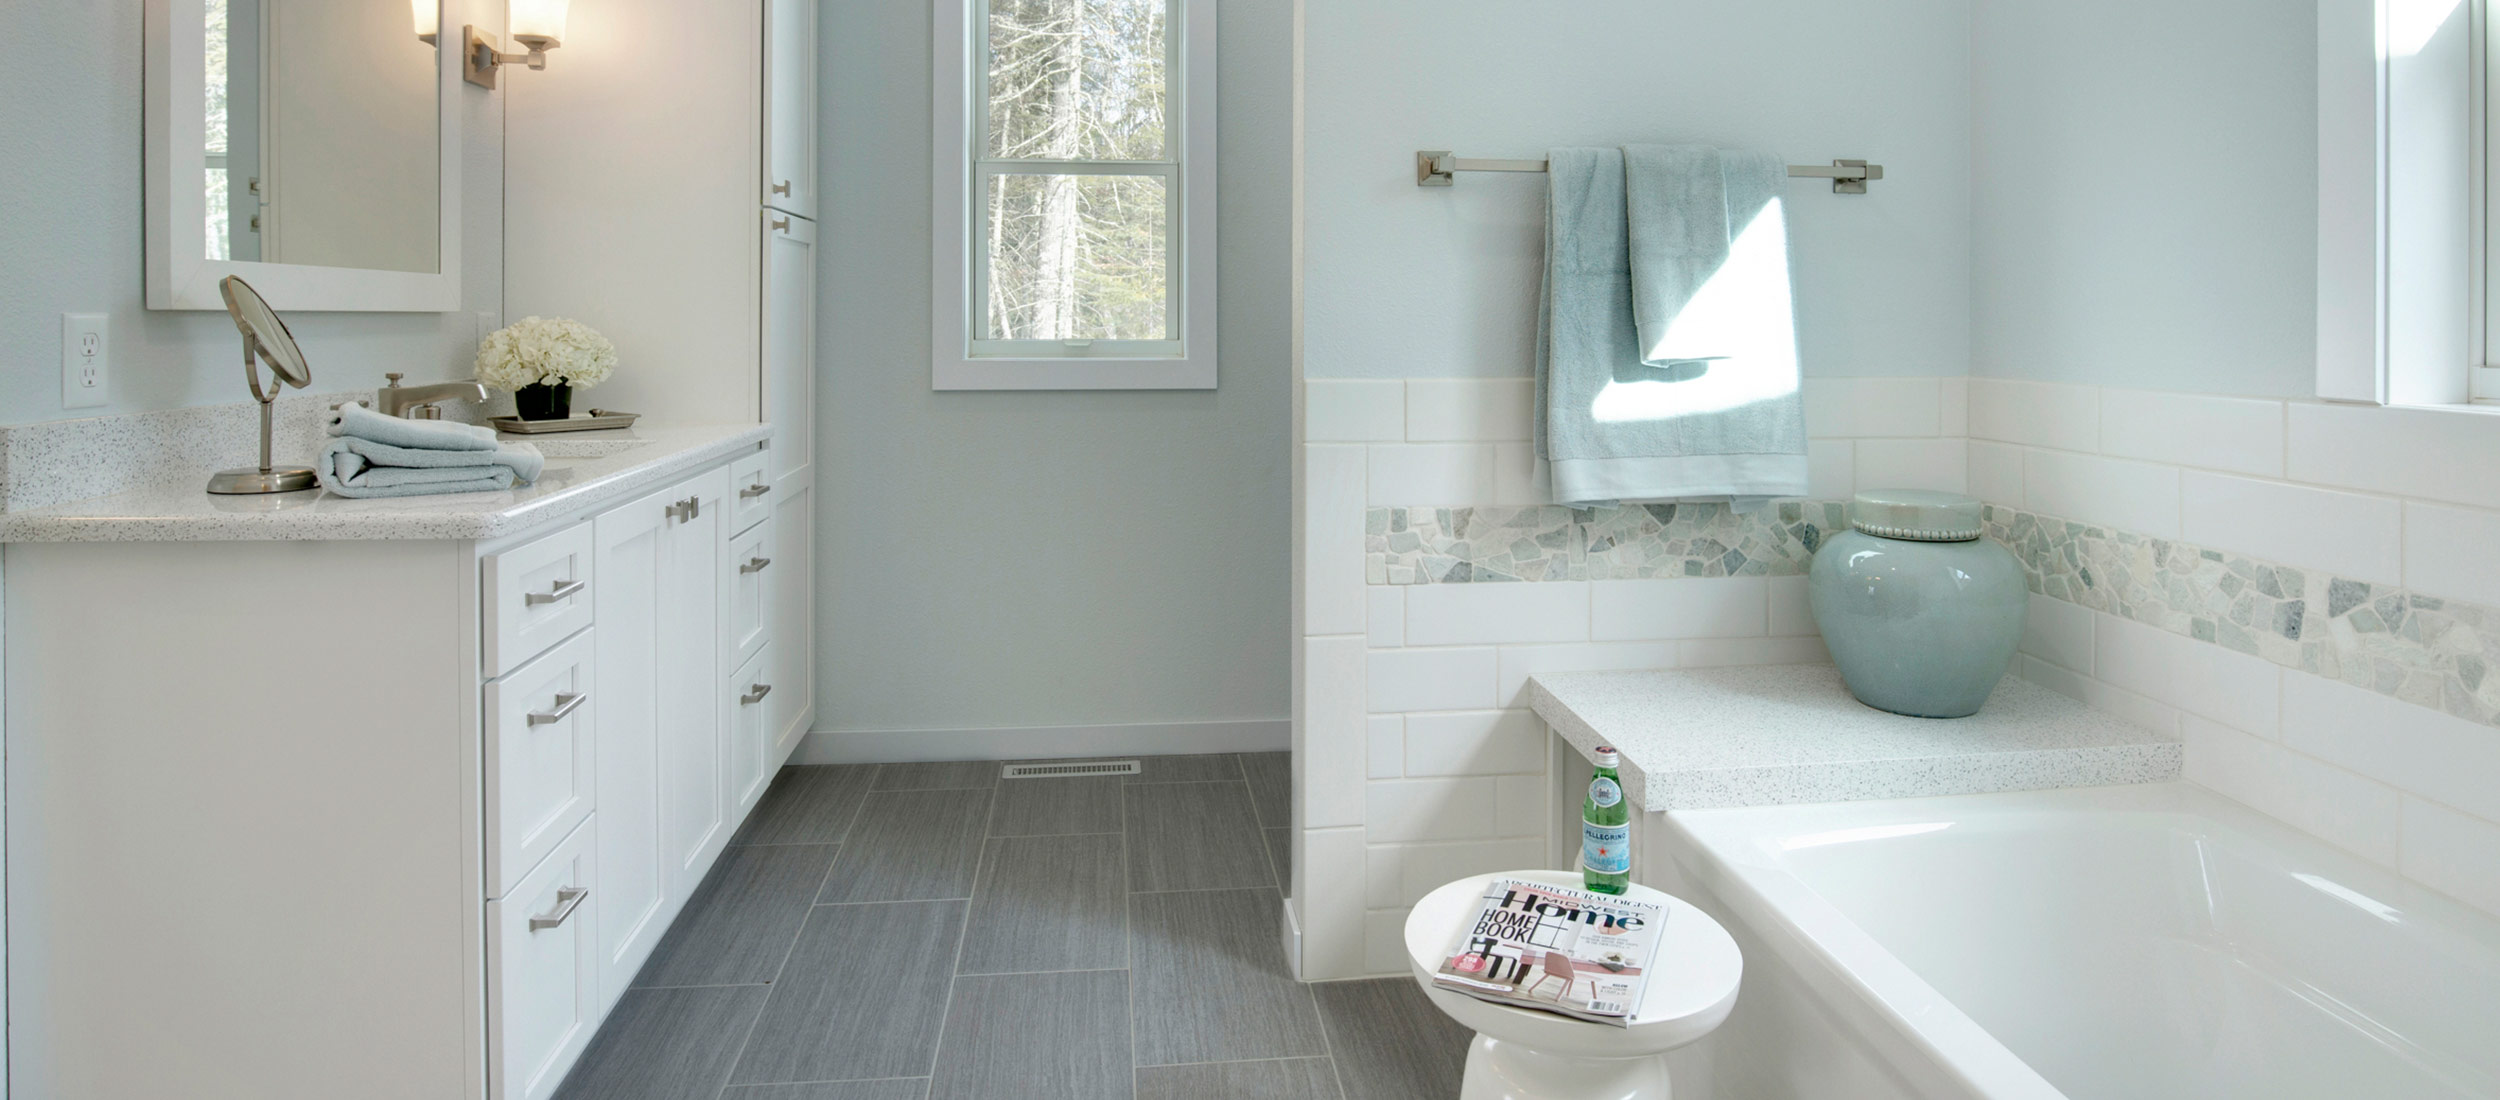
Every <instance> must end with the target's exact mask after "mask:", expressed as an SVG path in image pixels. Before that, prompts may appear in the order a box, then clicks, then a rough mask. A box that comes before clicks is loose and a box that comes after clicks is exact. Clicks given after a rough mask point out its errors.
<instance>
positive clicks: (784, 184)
mask: <svg viewBox="0 0 2500 1100" xmlns="http://www.w3.org/2000/svg"><path fill="white" fill-rule="evenodd" d="M789 193H790V181H789V180H783V181H781V182H780V183H776V184H774V185H773V194H776V195H787V194H789Z"/></svg>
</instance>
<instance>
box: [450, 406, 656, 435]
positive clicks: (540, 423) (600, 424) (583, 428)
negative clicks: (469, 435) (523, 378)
mask: <svg viewBox="0 0 2500 1100" xmlns="http://www.w3.org/2000/svg"><path fill="white" fill-rule="evenodd" d="M641 415H642V414H641V413H628V412H610V411H608V410H606V409H592V410H590V415H589V416H574V417H567V418H565V419H563V420H523V419H521V418H520V417H517V416H498V417H495V418H493V419H491V420H488V421H487V423H489V424H492V425H494V426H495V430H496V431H499V432H509V433H511V434H513V435H545V434H547V433H549V432H596V431H606V430H609V429H614V428H630V427H633V426H634V418H636V417H638V416H641Z"/></svg>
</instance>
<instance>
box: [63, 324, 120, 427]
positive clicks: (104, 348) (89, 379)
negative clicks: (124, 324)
mask: <svg viewBox="0 0 2500 1100" xmlns="http://www.w3.org/2000/svg"><path fill="white" fill-rule="evenodd" d="M110 320H111V318H110V317H109V316H107V315H105V314H102V313H64V314H62V315H61V407H62V408H65V409H92V408H94V407H96V406H98V405H101V404H104V399H105V395H107V394H108V393H110V392H111V391H112V388H113V375H112V367H113V344H112V334H111V333H110V332H109V331H107V327H108V322H109V321H110Z"/></svg>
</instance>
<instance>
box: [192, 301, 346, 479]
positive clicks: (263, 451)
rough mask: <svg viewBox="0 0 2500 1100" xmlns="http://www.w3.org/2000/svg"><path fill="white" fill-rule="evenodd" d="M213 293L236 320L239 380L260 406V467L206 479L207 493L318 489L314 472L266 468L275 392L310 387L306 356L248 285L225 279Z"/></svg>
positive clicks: (287, 468)
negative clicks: (263, 369) (264, 373)
mask: <svg viewBox="0 0 2500 1100" xmlns="http://www.w3.org/2000/svg"><path fill="white" fill-rule="evenodd" d="M217 291H218V293H219V294H222V295H224V297H225V299H226V312H227V313H230V314H233V315H234V327H235V328H237V329H239V330H241V331H242V333H243V380H244V381H246V382H249V383H251V386H252V397H253V399H255V400H257V401H259V402H260V466H259V467H258V468H257V469H255V468H252V467H248V466H247V467H242V468H239V469H233V470H221V471H219V472H218V473H217V476H215V477H212V478H209V479H208V491H209V492H212V493H221V494H230V495H231V494H242V493H293V492H299V491H301V490H305V489H310V488H312V487H313V486H315V485H316V484H318V483H319V482H318V481H317V479H315V478H314V476H313V471H312V467H310V466H272V465H270V464H269V434H270V428H271V419H272V413H271V408H272V406H273V405H274V404H275V403H276V401H277V400H278V394H279V392H280V391H282V390H283V389H285V388H286V387H287V386H293V387H295V388H296V389H299V390H300V389H303V388H304V387H305V386H307V385H310V384H312V368H311V367H309V366H306V365H304V350H303V349H302V348H299V347H297V346H295V334H294V333H291V332H288V331H287V330H286V322H284V321H281V320H279V319H278V311H276V310H274V309H271V308H269V303H268V302H266V301H263V300H262V299H261V296H260V293H259V292H258V291H255V290H253V289H252V287H251V284H249V283H246V282H244V281H243V280H242V279H240V278H237V277H235V276H232V275H228V276H226V277H225V278H223V279H220V280H218V281H217ZM262 363H267V364H269V373H270V375H271V376H272V377H271V378H270V380H269V385H268V387H267V388H263V387H262V386H261V384H260V364H262Z"/></svg>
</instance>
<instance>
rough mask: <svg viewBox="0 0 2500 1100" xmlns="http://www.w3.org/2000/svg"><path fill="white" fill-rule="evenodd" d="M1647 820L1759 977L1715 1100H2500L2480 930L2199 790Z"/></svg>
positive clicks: (2439, 902)
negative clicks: (1831, 1043) (1767, 1099)
mask: <svg viewBox="0 0 2500 1100" xmlns="http://www.w3.org/2000/svg"><path fill="white" fill-rule="evenodd" d="M1665 817H1666V821H1665V824H1664V830H1665V832H1666V833H1667V834H1668V835H1667V836H1664V837H1658V839H1662V840H1665V841H1666V842H1667V845H1666V846H1667V848H1668V849H1669V850H1671V851H1672V853H1673V861H1674V864H1675V866H1673V867H1672V868H1666V869H1663V871H1662V873H1663V874H1666V875H1669V876H1673V875H1681V876H1683V877H1684V880H1685V881H1684V882H1683V883H1682V885H1684V886H1685V887H1686V888H1687V889H1688V890H1697V892H1700V893H1703V894H1704V895H1706V896H1707V897H1709V898H1710V899H1711V901H1712V902H1714V903H1715V904H1716V906H1717V907H1719V908H1720V909H1722V910H1724V911H1723V912H1721V913H1720V916H1722V918H1733V919H1734V920H1735V921H1737V922H1740V923H1742V924H1744V925H1745V926H1747V927H1746V933H1747V934H1745V935H1741V936H1740V941H1741V942H1744V943H1745V944H1746V947H1747V949H1748V951H1749V953H1751V954H1758V953H1760V952H1762V951H1765V950H1768V951H1770V952H1772V953H1773V954H1774V955H1776V956H1777V958H1776V959H1761V958H1755V957H1748V959H1747V960H1746V969H1747V978H1748V982H1747V988H1746V992H1745V994H1744V995H1743V997H1740V999H1739V1001H1738V1004H1737V1010H1736V1012H1737V1015H1736V1017H1733V1018H1731V1020H1730V1022H1729V1028H1728V1029H1727V1030H1729V1031H1731V1032H1733V1033H1734V1034H1733V1036H1732V1037H1731V1039H1730V1042H1729V1044H1728V1045H1727V1046H1723V1048H1722V1050H1721V1052H1720V1053H1719V1055H1718V1056H1717V1061H1718V1062H1719V1063H1720V1067H1719V1070H1718V1073H1717V1077H1718V1079H1719V1093H1720V1096H1721V1097H1722V1098H1723V1100H1724V1098H1738V1097H1755V1096H1779V1095H1794V1096H1807V1095H1816V1094H1823V1095H1846V1096H1876V1095H1908V1096H1927V1097H1935V1096H1972V1097H1987V1098H1990V1100H2012V1098H2034V1097H2039V1098H2047V1097H2058V1096H2064V1097H2071V1098H2073V1100H2119V1098H2124V1100H2167V1098H2174V1097H2175V1098H2196V1100H2222V1098H2240V1097H2247V1098H2258V1097H2263V1098H2267V1100H2287V1098H2297V1097H2334V1098H2337V1100H2350V1098H2373V1100H2375V1098H2382V1097H2384V1098H2390V1100H2394V1098H2405V1100H2412V1098H2448V1097H2500V921H2495V920H2493V919H2492V918H2491V917H2489V916H2486V915H2484V914H2482V913H2479V912H2477V911H2474V910H2471V909H2468V908H2466V907H2464V906H2462V905H2460V904H2458V903H2455V902H2452V901H2449V900H2447V899H2446V898H2443V897H2440V896H2437V895H2433V894H2429V893H2427V892H2425V891H2422V890H2421V889H2419V888H2418V887H2413V886H2409V885H2407V884H2406V883H2404V882H2403V881H2402V880H2401V879H2399V878H2397V877H2396V876H2394V875H2392V874H2390V873H2389V872H2386V871H2384V870H2381V869H2379V868H2376V867H2374V866H2371V865H2369V864H2366V863H2363V862H2362V861H2360V860H2358V859H2356V858H2354V857H2352V856H2348V855H2345V854H2343V853H2341V852H2338V851H2336V850H2334V849H2332V848H2329V847H2327V846H2326V845H2324V844H2322V843H2320V842H2319V841H2317V840H2315V839H2312V838H2310V837H2308V836H2306V835H2304V834H2301V833H2298V832H2295V831H2293V830H2291V829H2288V828H2286V827H2284V826H2282V825H2280V824H2277V823H2275V822H2274V821H2272V820H2270V819H2267V818H2264V817H2261V816H2259V815H2257V814H2254V813H2252V812H2250V811H2248V810H2246V809H2243V808H2241V807H2240V806H2238V805H2236V804H2234V803H2231V802H2229V801H2227V800H2224V799H2222V798H2220V797H2218V796H2215V795H2213V794H2211V793H2209V792H2206V791H2204V790H2202V789H2199V788H2196V787H2191V786H2187V785H2184V784H2162V785H2155V786H2141V787H2107V788H2096V789H2091V790H2071V791H2041V792H2027V793H2016V794H1998V795H1972V796H1964V797H1956V798H1930V799H1908V800H1902V801H1893V802H1860V803H1837V804H1828V805H1815V806H1780V807H1770V808H1763V809H1744V810H1703V811H1687V812H1682V813H1676V814H1670V815H1665ZM1653 828H1656V827H1655V826H1653ZM1653 835H1655V834H1654V833H1653ZM1705 907H1706V908H1707V907H1710V906H1709V905H1705ZM1764 963H1771V964H1775V965H1773V966H1771V967H1770V970H1769V971H1767V972H1766V977H1765V979H1764V983H1763V988H1762V989H1761V990H1760V1000H1761V1001H1762V1003H1761V1004H1759V1005H1756V1006H1754V1007H1756V1008H1757V1009H1758V1012H1757V1014H1756V1018H1755V1019H1754V1020H1752V1021H1750V1022H1748V1021H1746V1020H1745V1019H1744V1014H1745V1013H1746V1011H1747V1008H1748V1005H1747V1003H1746V1001H1745V999H1744V998H1745V997H1756V996H1757V989H1756V983H1755V982H1754V980H1753V979H1754V975H1755V971H1756V968H1757V965H1759V964H1764ZM1782 972H1785V973H1786V974H1787V975H1788V978H1787V979H1781V978H1779V977H1776V976H1775V975H1778V974H1780V973H1782ZM1782 980H1787V981H1789V982H1790V984H1791V988H1790V989H1789V990H1788V991H1787V992H1784V993H1783V992H1782V991H1781V990H1780V989H1778V988H1776V987H1775V986H1776V984H1777V983H1778V982H1779V981H1782ZM1800 1005H1809V1007H1803V1008H1801V1007H1800ZM1817 1029H1822V1030H1824V1031H1826V1032H1828V1033H1829V1034H1827V1035H1825V1036H1823V1037H1822V1038H1824V1039H1828V1038H1830V1037H1831V1036H1832V1035H1839V1036H1845V1037H1847V1038H1848V1039H1849V1040H1850V1041H1852V1042H1853V1043H1855V1044H1859V1045H1860V1049H1859V1052H1858V1053H1857V1054H1851V1055H1847V1056H1845V1057H1844V1056H1840V1055H1833V1054H1830V1053H1829V1052H1822V1053H1818V1052H1817V1051H1815V1050H1814V1049H1813V1047H1814V1044H1815V1043H1816V1042H1817V1041H1819V1040H1818V1038H1817V1037H1816V1036H1814V1035H1811V1034H1808V1033H1810V1032H1814V1031H1816V1030H1817ZM1845 1053H1846V1052H1844V1054H1845ZM1851 1058H1857V1059H1859V1060H1858V1061H1856V1062H1852V1061H1850V1059H1851ZM1749 1060H1750V1061H1751V1062H1753V1063H1755V1064H1752V1065H1750V1066H1748V1065H1744V1064H1740V1063H1744V1062H1747V1061H1749ZM1852 1066H1854V1067H1855V1068H1854V1069H1852V1068H1850V1067H1852ZM1835 1067H1838V1068H1835ZM1878 1078H1881V1079H1880V1080H1879V1079H1878ZM1809 1082H1811V1083H1809ZM1853 1082H1854V1083H1853Z"/></svg>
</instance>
